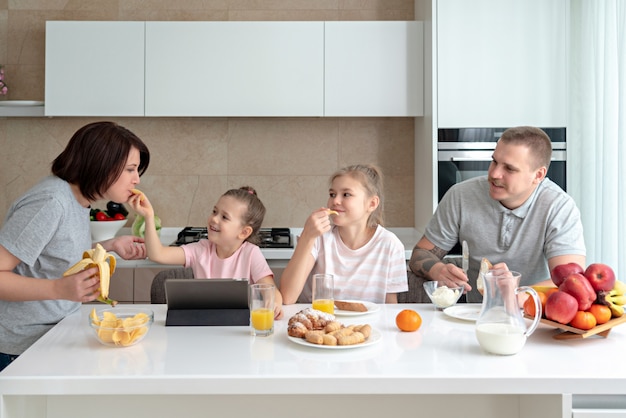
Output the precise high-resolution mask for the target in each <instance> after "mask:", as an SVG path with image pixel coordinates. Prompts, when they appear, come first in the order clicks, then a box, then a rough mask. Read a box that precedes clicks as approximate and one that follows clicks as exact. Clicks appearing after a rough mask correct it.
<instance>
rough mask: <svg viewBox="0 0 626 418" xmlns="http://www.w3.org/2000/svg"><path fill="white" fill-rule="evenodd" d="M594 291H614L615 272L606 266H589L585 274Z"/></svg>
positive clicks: (597, 264)
mask: <svg viewBox="0 0 626 418" xmlns="http://www.w3.org/2000/svg"><path fill="white" fill-rule="evenodd" d="M584 275H585V277H586V278H587V280H588V281H589V284H591V287H593V289H594V290H596V291H600V290H612V289H613V287H614V286H615V272H613V269H612V268H611V267H609V266H607V265H606V264H602V263H594V264H589V266H588V267H587V269H586V270H585V273H584Z"/></svg>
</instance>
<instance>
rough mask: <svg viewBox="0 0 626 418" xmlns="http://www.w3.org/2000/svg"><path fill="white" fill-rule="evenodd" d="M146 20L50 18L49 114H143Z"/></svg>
mask: <svg viewBox="0 0 626 418" xmlns="http://www.w3.org/2000/svg"><path fill="white" fill-rule="evenodd" d="M144 27H145V23H144V22H85V21H83V22H64V21H50V22H46V93H45V114H46V116H143V115H144Z"/></svg>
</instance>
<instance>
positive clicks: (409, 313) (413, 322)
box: [396, 309, 422, 332]
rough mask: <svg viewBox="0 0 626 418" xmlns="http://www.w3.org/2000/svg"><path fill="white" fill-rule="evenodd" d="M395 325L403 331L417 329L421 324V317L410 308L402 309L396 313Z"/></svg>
mask: <svg viewBox="0 0 626 418" xmlns="http://www.w3.org/2000/svg"><path fill="white" fill-rule="evenodd" d="M396 325H397V326H398V328H400V330H401V331H404V332H413V331H417V330H418V329H419V327H420V326H421V325H422V317H421V316H420V314H418V313H417V312H415V311H414V310H412V309H404V310H402V311H400V312H399V313H398V315H396Z"/></svg>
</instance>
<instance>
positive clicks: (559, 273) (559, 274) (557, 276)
mask: <svg viewBox="0 0 626 418" xmlns="http://www.w3.org/2000/svg"><path fill="white" fill-rule="evenodd" d="M584 271H585V270H584V269H583V268H582V267H581V266H580V265H578V264H577V263H566V264H559V265H558V266H556V267H555V268H553V269H552V271H551V272H550V278H551V279H552V281H553V282H554V284H555V285H556V286H557V287H559V286H561V283H563V280H565V278H566V277H567V276H569V275H570V274H575V273H580V274H583V272H584Z"/></svg>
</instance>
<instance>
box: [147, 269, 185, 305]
mask: <svg viewBox="0 0 626 418" xmlns="http://www.w3.org/2000/svg"><path fill="white" fill-rule="evenodd" d="M167 279H193V270H192V269H191V268H182V267H180V268H175V269H167V270H163V271H160V272H159V273H157V274H156V275H155V276H154V279H152V286H150V303H166V298H165V280H167Z"/></svg>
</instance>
